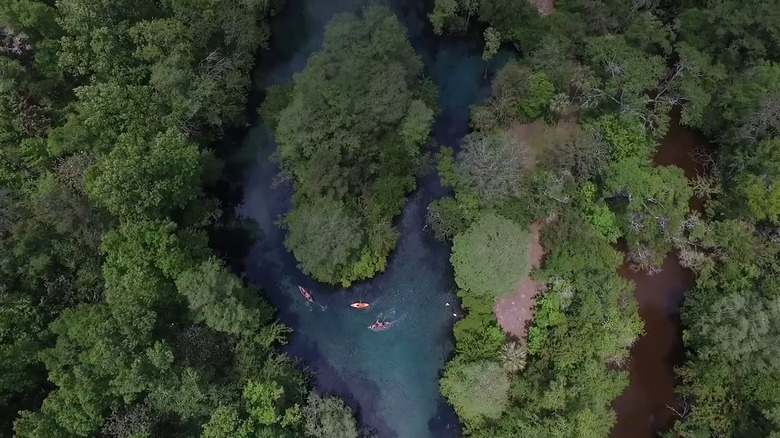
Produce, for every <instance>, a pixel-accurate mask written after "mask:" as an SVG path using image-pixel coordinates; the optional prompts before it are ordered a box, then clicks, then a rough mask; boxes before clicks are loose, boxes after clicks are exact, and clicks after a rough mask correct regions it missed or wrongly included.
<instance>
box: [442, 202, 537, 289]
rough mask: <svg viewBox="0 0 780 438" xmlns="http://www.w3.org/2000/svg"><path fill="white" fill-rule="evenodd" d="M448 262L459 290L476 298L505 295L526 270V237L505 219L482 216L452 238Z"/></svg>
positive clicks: (485, 214)
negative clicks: (450, 263) (453, 271)
mask: <svg viewBox="0 0 780 438" xmlns="http://www.w3.org/2000/svg"><path fill="white" fill-rule="evenodd" d="M450 261H451V262H452V266H453V267H454V268H455V282H456V283H457V284H458V286H459V287H460V288H462V289H465V290H467V291H469V292H471V293H473V294H476V295H486V296H493V297H495V296H501V295H506V294H509V293H511V292H512V290H513V289H514V287H515V284H516V283H517V282H518V281H520V279H521V278H523V277H524V276H525V275H527V274H528V271H529V269H530V266H529V260H528V242H527V235H526V233H524V232H523V231H522V229H521V228H520V226H519V225H517V224H516V223H514V222H512V221H510V220H508V219H504V218H503V217H501V216H498V215H496V214H495V213H490V212H488V213H482V214H481V216H480V217H479V219H477V221H476V222H474V224H472V225H471V227H469V229H468V230H466V232H465V233H463V234H460V235H457V236H455V239H453V244H452V256H451V257H450Z"/></svg>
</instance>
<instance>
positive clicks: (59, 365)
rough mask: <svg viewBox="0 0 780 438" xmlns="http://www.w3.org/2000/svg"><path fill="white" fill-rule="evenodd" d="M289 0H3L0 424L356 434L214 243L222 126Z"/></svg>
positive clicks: (25, 428) (86, 430)
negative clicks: (313, 387) (282, 0)
mask: <svg viewBox="0 0 780 438" xmlns="http://www.w3.org/2000/svg"><path fill="white" fill-rule="evenodd" d="M281 7H282V5H281V4H277V3H275V2H255V1H242V2H237V3H235V4H233V5H232V7H231V8H226V7H225V6H224V4H223V3H222V2H219V1H206V2H199V1H187V0H184V1H179V0H172V1H162V2H160V1H153V0H148V1H146V0H138V1H132V2H130V1H109V2H92V1H84V0H63V1H58V2H56V4H55V3H54V2H53V1H33V0H19V1H10V2H3V3H2V4H1V5H0V32H2V35H1V37H0V63H2V68H1V69H2V72H3V74H2V77H0V81H2V82H1V83H2V94H0V124H1V126H0V155H1V156H2V159H1V160H0V184H1V188H0V247H1V248H2V249H0V265H1V266H2V268H1V269H0V296H1V297H2V316H1V317H0V327H2V330H1V331H0V334H1V337H0V352H2V353H1V354H0V358H2V361H1V362H0V364H2V365H1V366H2V380H1V382H2V383H1V384H0V394H1V395H0V402H1V403H2V411H3V415H2V421H3V424H2V425H1V427H2V428H1V432H0V433H1V434H2V435H3V436H11V433H12V432H11V431H12V430H13V433H14V434H15V436H18V437H31V438H32V437H35V438H42V437H58V438H62V437H71V436H72V437H78V436H82V437H87V436H105V437H134V438H141V437H152V436H166V437H174V436H203V437H210V438H217V437H224V438H228V437H231V438H232V437H239V436H244V437H250V436H252V437H255V436H256V437H260V436H268V437H271V436H273V437H282V436H289V437H298V436H302V435H303V434H305V435H306V436H313V437H325V436H335V435H333V432H332V430H333V428H337V430H340V431H347V432H348V431H350V430H353V431H355V432H354V435H356V434H357V432H356V424H355V421H354V419H353V418H352V415H351V412H350V411H349V409H348V408H346V407H345V406H344V405H343V403H342V402H341V401H340V400H338V399H334V398H320V397H319V396H317V395H316V394H314V393H310V392H309V387H308V383H309V377H308V375H307V373H306V372H304V371H303V370H302V369H301V368H300V367H299V366H298V365H297V364H296V363H295V361H293V360H292V359H291V358H289V357H287V356H286V355H285V354H282V353H280V352H279V351H278V349H277V348H276V347H277V346H278V345H280V344H282V343H284V341H285V338H286V335H287V333H288V331H289V329H288V328H286V327H284V326H282V325H280V324H279V323H277V322H275V318H274V309H273V308H272V307H271V306H270V305H269V304H268V303H267V302H266V301H265V300H264V299H263V298H262V295H260V294H259V293H258V291H257V290H256V289H254V288H252V287H248V286H246V285H245V284H244V282H243V281H242V279H241V278H240V277H239V276H237V275H236V274H234V273H233V272H232V271H231V270H230V269H229V268H228V267H227V264H226V262H225V261H224V260H223V259H224V258H225V257H226V256H228V255H229V254H218V253H215V252H214V251H212V250H211V249H210V247H209V241H210V236H213V235H215V233H216V235H218V234H219V232H218V231H219V229H220V228H222V229H225V228H230V227H233V226H235V225H236V224H232V223H231V221H230V220H229V218H230V217H231V215H230V214H227V215H224V218H223V214H222V213H221V209H222V206H221V203H220V200H219V199H217V198H216V197H215V196H214V193H217V192H216V191H215V187H217V186H218V184H219V182H220V179H221V168H222V162H221V160H220V158H218V157H219V156H221V155H225V153H224V151H220V150H218V149H216V148H218V147H219V144H220V142H218V141H217V140H218V139H219V138H220V137H222V135H223V133H224V132H225V131H226V130H228V129H230V127H231V126H236V125H242V124H243V114H244V106H245V103H246V99H247V96H248V92H249V87H250V70H251V69H252V68H253V66H254V64H255V54H256V53H257V52H258V50H259V49H261V48H262V47H265V45H266V44H267V41H268V37H269V20H270V19H271V18H272V17H273V15H274V14H275V12H276V11H277V10H278V9H279V8H281ZM227 207H228V208H230V206H227ZM338 436H345V435H338Z"/></svg>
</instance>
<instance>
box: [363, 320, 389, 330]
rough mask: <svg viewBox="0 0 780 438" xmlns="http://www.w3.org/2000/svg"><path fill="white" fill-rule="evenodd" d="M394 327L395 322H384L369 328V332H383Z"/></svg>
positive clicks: (376, 323)
mask: <svg viewBox="0 0 780 438" xmlns="http://www.w3.org/2000/svg"><path fill="white" fill-rule="evenodd" d="M392 325H393V321H382V322H379V321H377V322H375V323H373V324H371V325H370V326H368V329H369V330H373V331H375V332H378V331H381V330H387V329H389V328H390V327H391V326H392Z"/></svg>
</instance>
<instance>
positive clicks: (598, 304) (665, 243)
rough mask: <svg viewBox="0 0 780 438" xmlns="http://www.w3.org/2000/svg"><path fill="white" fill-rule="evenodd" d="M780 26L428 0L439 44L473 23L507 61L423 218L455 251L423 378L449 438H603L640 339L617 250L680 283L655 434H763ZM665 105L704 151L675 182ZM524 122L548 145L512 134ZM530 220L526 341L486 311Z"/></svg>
mask: <svg viewBox="0 0 780 438" xmlns="http://www.w3.org/2000/svg"><path fill="white" fill-rule="evenodd" d="M779 14H780V4H778V3H777V2H776V1H751V2H736V1H717V2H716V1H693V2H686V3H685V6H680V5H677V4H673V3H668V4H666V2H649V3H645V2H617V1H614V2H613V1H587V0H586V1H560V2H556V7H555V11H554V12H552V13H551V14H549V15H546V16H542V15H540V14H539V13H537V11H536V10H535V8H534V7H533V5H531V4H528V3H524V2H511V1H492V0H483V1H479V2H471V1H458V0H436V2H435V7H434V9H433V11H432V12H431V14H430V16H429V17H430V20H431V23H432V25H433V28H434V30H435V31H436V32H437V33H460V32H467V31H470V30H471V28H474V27H477V28H480V27H481V28H482V29H484V43H485V59H490V58H491V57H492V56H493V55H494V54H495V53H496V51H497V47H498V46H499V45H500V44H505V45H511V46H513V47H514V48H515V49H516V50H517V51H518V52H519V56H517V60H516V61H512V62H510V63H509V64H507V65H506V66H505V67H504V68H503V69H502V70H501V71H500V72H499V73H498V75H497V76H496V77H495V78H494V80H493V82H492V96H491V97H490V99H488V101H487V103H486V104H484V105H481V106H475V107H473V108H472V112H471V114H472V117H471V125H472V129H473V131H472V133H471V134H469V136H468V137H466V138H465V139H464V140H463V141H462V144H461V145H459V152H458V153H457V154H453V151H452V150H450V149H443V151H442V153H441V154H440V156H439V172H440V175H441V179H442V183H443V184H448V185H450V186H451V187H452V188H453V190H454V196H453V197H449V198H445V199H442V200H438V201H436V202H434V203H433V204H431V206H430V207H429V212H428V222H429V225H430V226H431V228H432V229H433V231H434V232H435V234H436V235H437V237H439V238H441V239H452V245H453V246H452V248H453V254H452V264H453V267H454V269H455V278H456V281H457V284H458V287H459V290H460V292H459V295H460V296H461V298H462V300H463V304H464V305H465V306H466V307H467V309H468V316H467V317H466V318H465V319H463V320H461V321H459V322H458V323H456V324H455V329H454V333H455V338H456V342H457V354H456V356H455V359H454V360H453V361H451V362H450V363H449V364H448V365H447V368H446V370H445V372H444V374H443V377H442V380H441V390H442V393H443V394H444V395H445V396H446V397H447V399H448V400H449V401H450V403H452V405H453V406H454V407H455V409H456V411H457V413H458V415H459V416H460V418H461V420H462V421H463V423H464V427H465V431H466V433H468V434H471V435H473V436H485V437H515V436H535V437H548V436H549V437H553V436H556V437H559V436H581V437H592V436H608V435H609V433H610V428H611V426H612V424H613V423H614V421H615V414H614V412H613V411H612V410H611V406H610V404H611V402H612V400H613V399H615V397H617V396H618V395H619V394H620V393H621V392H622V391H623V389H624V388H625V387H626V385H627V383H628V379H627V376H626V371H623V369H624V368H623V364H624V363H625V360H626V358H627V354H628V351H629V348H630V347H631V345H632V344H633V342H634V341H635V340H636V339H637V336H639V335H641V334H642V331H643V329H642V321H641V319H640V318H639V317H638V315H637V312H636V303H635V300H634V298H633V296H632V294H631V291H632V285H631V284H630V283H629V282H627V281H625V280H623V279H622V278H621V277H619V276H618V273H617V270H618V267H619V266H620V265H621V263H622V262H623V259H624V256H623V254H621V253H620V252H618V251H616V249H615V248H617V246H615V244H616V243H617V242H619V241H620V242H624V243H625V245H626V247H627V249H626V252H625V260H626V261H627V262H628V263H630V264H631V266H632V268H634V269H636V270H640V271H644V272H648V273H650V274H652V273H653V272H657V270H659V269H660V263H661V262H662V261H663V260H664V258H665V256H666V255H667V254H668V253H670V252H674V253H676V254H677V255H678V258H679V260H680V262H681V263H682V264H683V266H685V267H687V268H689V269H691V270H693V271H694V273H695V274H696V287H695V289H694V290H692V291H690V292H689V293H688V294H687V299H686V301H685V304H684V309H683V314H682V320H683V325H684V336H683V339H684V342H685V347H686V349H687V358H686V360H685V363H684V364H682V366H681V367H680V368H679V369H678V373H679V376H680V378H681V380H682V385H681V386H680V387H679V388H678V392H679V396H680V397H681V399H682V405H683V407H682V408H681V409H679V410H676V413H677V415H678V417H679V421H678V422H677V423H676V425H675V426H674V430H673V431H671V432H669V436H682V437H704V436H707V437H709V436H742V437H748V436H749V437H758V436H763V437H769V436H778V434H780V416H778V412H780V392H778V388H780V384H779V383H780V381H778V379H779V378H780V363H779V362H778V361H777V352H776V350H777V347H776V345H777V339H778V338H777V336H778V335H779V334H780V307H778V306H780V288H778V284H776V280H775V278H777V276H778V272H777V266H778V265H777V260H778V259H777V257H778V248H779V247H778V242H780V241H779V240H778V236H780V235H779V234H778V220H780V219H779V217H780V216H778V210H777V208H778V205H780V204H778V201H780V192H779V191H778V187H777V181H776V180H775V179H776V178H778V177H780V173H778V167H777V164H776V161H777V160H778V158H780V155H778V153H780V142H778V138H777V135H778V134H780V132H779V130H780V119H779V118H778V116H780V106H779V104H780V82H778V79H779V78H780V69H779V67H780V64H777V62H778V61H780V58H779V56H780V46H778V44H777V42H778V37H779V36H780V27H779V26H780V15H779ZM674 110H677V111H679V112H680V123H682V124H684V125H687V126H690V127H693V128H695V129H697V130H700V131H701V132H702V133H704V134H705V135H706V136H707V137H709V139H710V140H711V142H712V145H713V146H712V148H711V149H708V150H703V151H697V154H698V156H697V158H698V160H699V162H700V164H701V166H702V167H704V168H705V169H706V173H705V174H701V175H698V176H697V177H696V179H694V180H692V181H687V180H686V178H685V175H684V173H683V171H682V169H680V168H677V167H676V166H654V165H653V162H652V156H653V154H654V151H655V149H656V147H657V144H658V142H659V140H660V138H662V137H663V135H664V133H665V132H666V131H667V129H668V127H669V124H670V120H671V119H670V117H671V114H672V111H674ZM535 119H541V120H543V121H544V123H546V124H548V125H549V126H550V127H552V130H553V133H554V135H551V136H547V137H546V138H545V139H544V141H536V142H529V141H525V142H524V141H521V140H523V139H518V134H517V132H518V129H517V127H518V124H527V123H529V122H532V121H534V120H535ZM526 140H527V139H526ZM692 196H696V197H697V198H699V199H700V201H702V202H703V205H704V207H703V209H701V210H700V211H699V210H693V211H691V210H690V209H689V199H690V198H691V197H692ZM532 222H543V223H546V224H547V225H545V226H544V228H543V231H542V243H543V246H544V247H545V248H546V249H547V250H548V255H547V258H546V261H545V264H544V266H543V267H542V268H541V269H539V270H537V271H536V272H534V273H533V276H534V279H535V280H536V282H538V283H541V284H542V285H543V286H544V292H543V293H542V294H541V295H540V296H539V297H538V299H537V302H536V306H535V308H534V318H533V323H532V325H531V327H530V328H529V330H528V335H527V339H520V340H517V339H515V340H505V338H506V337H505V336H504V334H503V333H502V332H501V330H500V329H499V327H498V326H497V323H496V318H495V316H494V314H493V311H492V307H493V300H494V298H495V296H501V295H506V294H508V293H510V292H511V289H512V286H513V285H514V284H516V283H517V282H518V281H519V280H520V279H521V278H522V277H523V276H524V275H526V274H527V272H528V267H527V266H524V267H523V268H519V267H518V266H519V265H522V264H523V263H519V264H518V263H517V262H515V263H512V262H511V261H521V260H525V259H527V255H525V254H522V253H521V252H518V251H517V249H516V248H517V246H522V245H523V239H524V238H526V237H525V230H527V229H528V225H529V224H530V223H532ZM509 242H511V243H509ZM502 366H503V370H502V368H501V367H502ZM475 388H477V390H476V391H475Z"/></svg>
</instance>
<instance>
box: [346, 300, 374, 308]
mask: <svg viewBox="0 0 780 438" xmlns="http://www.w3.org/2000/svg"><path fill="white" fill-rule="evenodd" d="M350 307H352V308H354V309H368V308H369V307H371V305H370V304H368V303H366V302H365V301H357V302H355V303H352V304H350Z"/></svg>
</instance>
